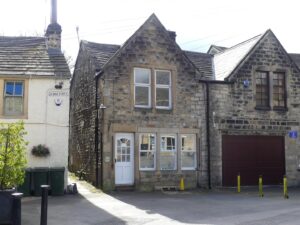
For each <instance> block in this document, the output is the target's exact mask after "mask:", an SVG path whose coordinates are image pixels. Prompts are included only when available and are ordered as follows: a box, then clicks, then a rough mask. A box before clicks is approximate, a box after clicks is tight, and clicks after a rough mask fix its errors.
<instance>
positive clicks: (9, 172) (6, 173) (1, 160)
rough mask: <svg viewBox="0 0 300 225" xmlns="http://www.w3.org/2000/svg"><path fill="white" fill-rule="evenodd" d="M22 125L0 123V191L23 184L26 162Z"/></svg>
mask: <svg viewBox="0 0 300 225" xmlns="http://www.w3.org/2000/svg"><path fill="white" fill-rule="evenodd" d="M26 134H27V133H26V131H25V128H24V123H23V122H22V121H20V122H17V123H8V124H5V123H0V190H4V189H8V188H12V187H15V186H17V185H21V184H22V183H23V182H24V177H25V167H26V164H27V161H26V156H25V154H26V146H27V144H28V143H27V142H26V141H25V140H24V136H25V135H26Z"/></svg>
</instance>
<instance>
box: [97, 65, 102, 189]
mask: <svg viewBox="0 0 300 225" xmlns="http://www.w3.org/2000/svg"><path fill="white" fill-rule="evenodd" d="M95 87H96V94H95V108H96V119H95V152H96V187H99V112H98V89H99V88H98V74H97V71H96V75H95ZM101 160H102V157H101ZM101 165H102V163H101ZM101 181H102V177H101ZM101 183H102V182H101Z"/></svg>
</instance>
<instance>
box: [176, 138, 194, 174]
mask: <svg viewBox="0 0 300 225" xmlns="http://www.w3.org/2000/svg"><path fill="white" fill-rule="evenodd" d="M188 135H192V136H193V139H194V140H193V150H184V149H183V146H182V137H183V136H188ZM196 146H197V143H196V134H181V135H180V150H181V170H196V168H197V150H196V149H197V147H196ZM184 152H192V153H195V158H194V166H193V167H183V166H182V158H183V157H182V155H183V153H184Z"/></svg>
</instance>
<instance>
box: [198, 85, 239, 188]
mask: <svg viewBox="0 0 300 225" xmlns="http://www.w3.org/2000/svg"><path fill="white" fill-rule="evenodd" d="M199 82H200V83H204V84H205V87H206V118H205V119H206V142H207V173H208V176H207V183H208V188H209V189H211V170H210V155H211V152H210V105H209V102H210V95H209V84H210V83H212V84H225V85H226V84H233V82H232V81H218V80H199Z"/></svg>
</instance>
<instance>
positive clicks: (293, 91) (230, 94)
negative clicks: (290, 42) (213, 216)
mask: <svg viewBox="0 0 300 225" xmlns="http://www.w3.org/2000/svg"><path fill="white" fill-rule="evenodd" d="M261 69H262V70H266V71H276V70H283V71H285V72H286V76H287V77H286V86H287V110H281V111H279V110H278V111H276V110H273V109H272V108H271V109H270V110H258V109H255V80H254V79H255V71H257V70H261ZM299 75H300V74H299V71H298V68H296V66H295V65H294V63H293V62H292V61H291V60H290V58H289V57H288V56H287V54H286V52H285V51H284V49H283V48H282V46H281V45H280V43H279V42H278V40H277V39H276V38H275V36H274V35H273V34H272V33H269V34H268V35H266V37H265V38H264V39H263V40H262V41H261V43H259V45H258V46H257V47H256V49H255V50H254V52H253V53H252V54H250V55H249V56H248V57H247V59H246V61H245V63H244V64H243V65H242V66H241V67H240V68H239V69H238V70H237V71H236V73H235V74H234V75H233V76H232V77H231V78H230V80H231V81H233V82H234V83H233V84H228V85H225V84H211V85H210V86H211V87H210V89H211V92H210V94H211V99H212V101H211V102H210V105H211V113H210V117H211V121H210V122H211V126H210V127H211V129H212V133H211V134H212V135H211V136H212V156H211V159H212V161H211V169H212V178H213V180H212V183H213V185H214V186H221V185H222V146H221V145H222V135H223V134H231V135H275V136H276V135H279V136H284V137H285V160H286V163H285V164H286V173H287V176H288V179H289V184H290V185H298V184H299V172H298V171H297V169H298V158H299V153H298V151H297V149H299V147H300V146H299V144H300V143H299V141H298V139H299V138H298V139H297V140H295V139H291V138H289V137H288V132H289V131H291V130H296V131H298V133H299V131H300V130H299V116H300V108H299V106H300V105H299V101H300V95H299V94H300V91H299V90H300V89H299V85H300V82H299V81H300V76H299ZM246 79H247V80H248V81H249V84H250V85H249V87H244V86H243V81H244V80H246Z"/></svg>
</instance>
